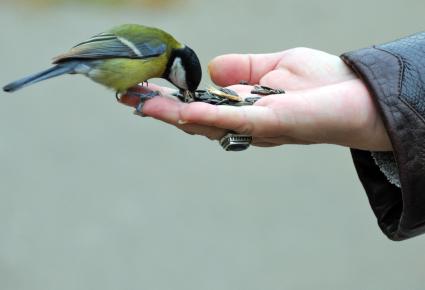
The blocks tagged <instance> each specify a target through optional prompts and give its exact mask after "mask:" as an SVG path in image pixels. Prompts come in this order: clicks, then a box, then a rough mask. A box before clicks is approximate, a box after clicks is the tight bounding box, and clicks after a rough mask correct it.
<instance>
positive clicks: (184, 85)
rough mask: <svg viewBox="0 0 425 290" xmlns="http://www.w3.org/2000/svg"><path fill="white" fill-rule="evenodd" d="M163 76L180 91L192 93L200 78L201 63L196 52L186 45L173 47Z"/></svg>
mask: <svg viewBox="0 0 425 290" xmlns="http://www.w3.org/2000/svg"><path fill="white" fill-rule="evenodd" d="M164 78H165V79H167V80H169V81H170V82H171V83H173V84H174V85H175V86H176V87H178V88H179V89H180V91H189V92H190V93H194V92H195V91H196V89H197V88H198V86H199V83H200V82H201V78H202V70H201V64H200V62H199V59H198V56H197V55H196V53H195V52H194V51H193V50H192V49H191V48H190V47H188V46H184V47H182V48H177V49H173V51H172V52H171V56H170V59H169V60H168V64H167V69H166V70H165V73H164Z"/></svg>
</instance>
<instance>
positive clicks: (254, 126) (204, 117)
mask: <svg viewBox="0 0 425 290" xmlns="http://www.w3.org/2000/svg"><path fill="white" fill-rule="evenodd" d="M180 114H181V115H180V116H179V117H181V120H184V121H187V122H189V123H192V124H199V125H205V126H210V127H217V128H222V129H227V130H232V131H235V132H238V133H240V134H249V135H253V134H254V135H256V134H260V135H262V134H266V133H267V130H268V128H272V127H273V126H274V125H275V123H276V121H277V120H276V115H275V114H274V113H273V112H272V111H271V109H270V108H267V107H263V106H243V107H233V106H214V105H209V104H205V103H197V102H195V103H191V104H188V105H186V106H183V107H181V113H180Z"/></svg>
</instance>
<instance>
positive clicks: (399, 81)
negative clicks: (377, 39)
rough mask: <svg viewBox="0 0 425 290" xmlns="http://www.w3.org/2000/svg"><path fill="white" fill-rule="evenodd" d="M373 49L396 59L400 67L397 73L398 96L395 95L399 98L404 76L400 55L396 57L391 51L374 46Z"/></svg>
mask: <svg viewBox="0 0 425 290" xmlns="http://www.w3.org/2000/svg"><path fill="white" fill-rule="evenodd" d="M373 48H375V49H377V50H380V51H382V52H386V53H388V54H390V55H392V56H394V57H395V58H397V61H398V64H399V66H400V72H399V73H398V94H397V95H398V96H400V94H401V87H402V83H403V74H404V62H403V59H402V58H401V56H400V55H398V54H396V53H393V52H391V51H388V50H386V49H383V48H380V47H376V46H373Z"/></svg>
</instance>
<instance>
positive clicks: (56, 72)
mask: <svg viewBox="0 0 425 290" xmlns="http://www.w3.org/2000/svg"><path fill="white" fill-rule="evenodd" d="M75 66H76V63H75V62H68V63H60V64H58V65H56V66H54V67H51V68H49V69H46V70H44V71H42V72H39V73H36V74H33V75H30V76H27V77H25V78H22V79H20V80H17V81H14V82H12V83H10V84H8V85H6V86H4V87H3V91H5V92H10V93H11V92H14V91H17V90H19V89H21V88H23V87H26V86H29V85H32V84H35V83H38V82H41V81H44V80H47V79H50V78H53V77H57V76H60V75H63V74H66V73H72V72H74V69H75Z"/></svg>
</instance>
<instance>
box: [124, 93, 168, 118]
mask: <svg viewBox="0 0 425 290" xmlns="http://www.w3.org/2000/svg"><path fill="white" fill-rule="evenodd" d="M127 95H128V96H136V97H138V98H139V104H138V105H137V107H136V113H137V114H138V115H139V114H142V110H143V106H144V104H145V102H146V101H147V100H150V99H152V98H154V97H156V96H159V95H161V93H160V92H159V91H152V92H149V93H137V92H127Z"/></svg>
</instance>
